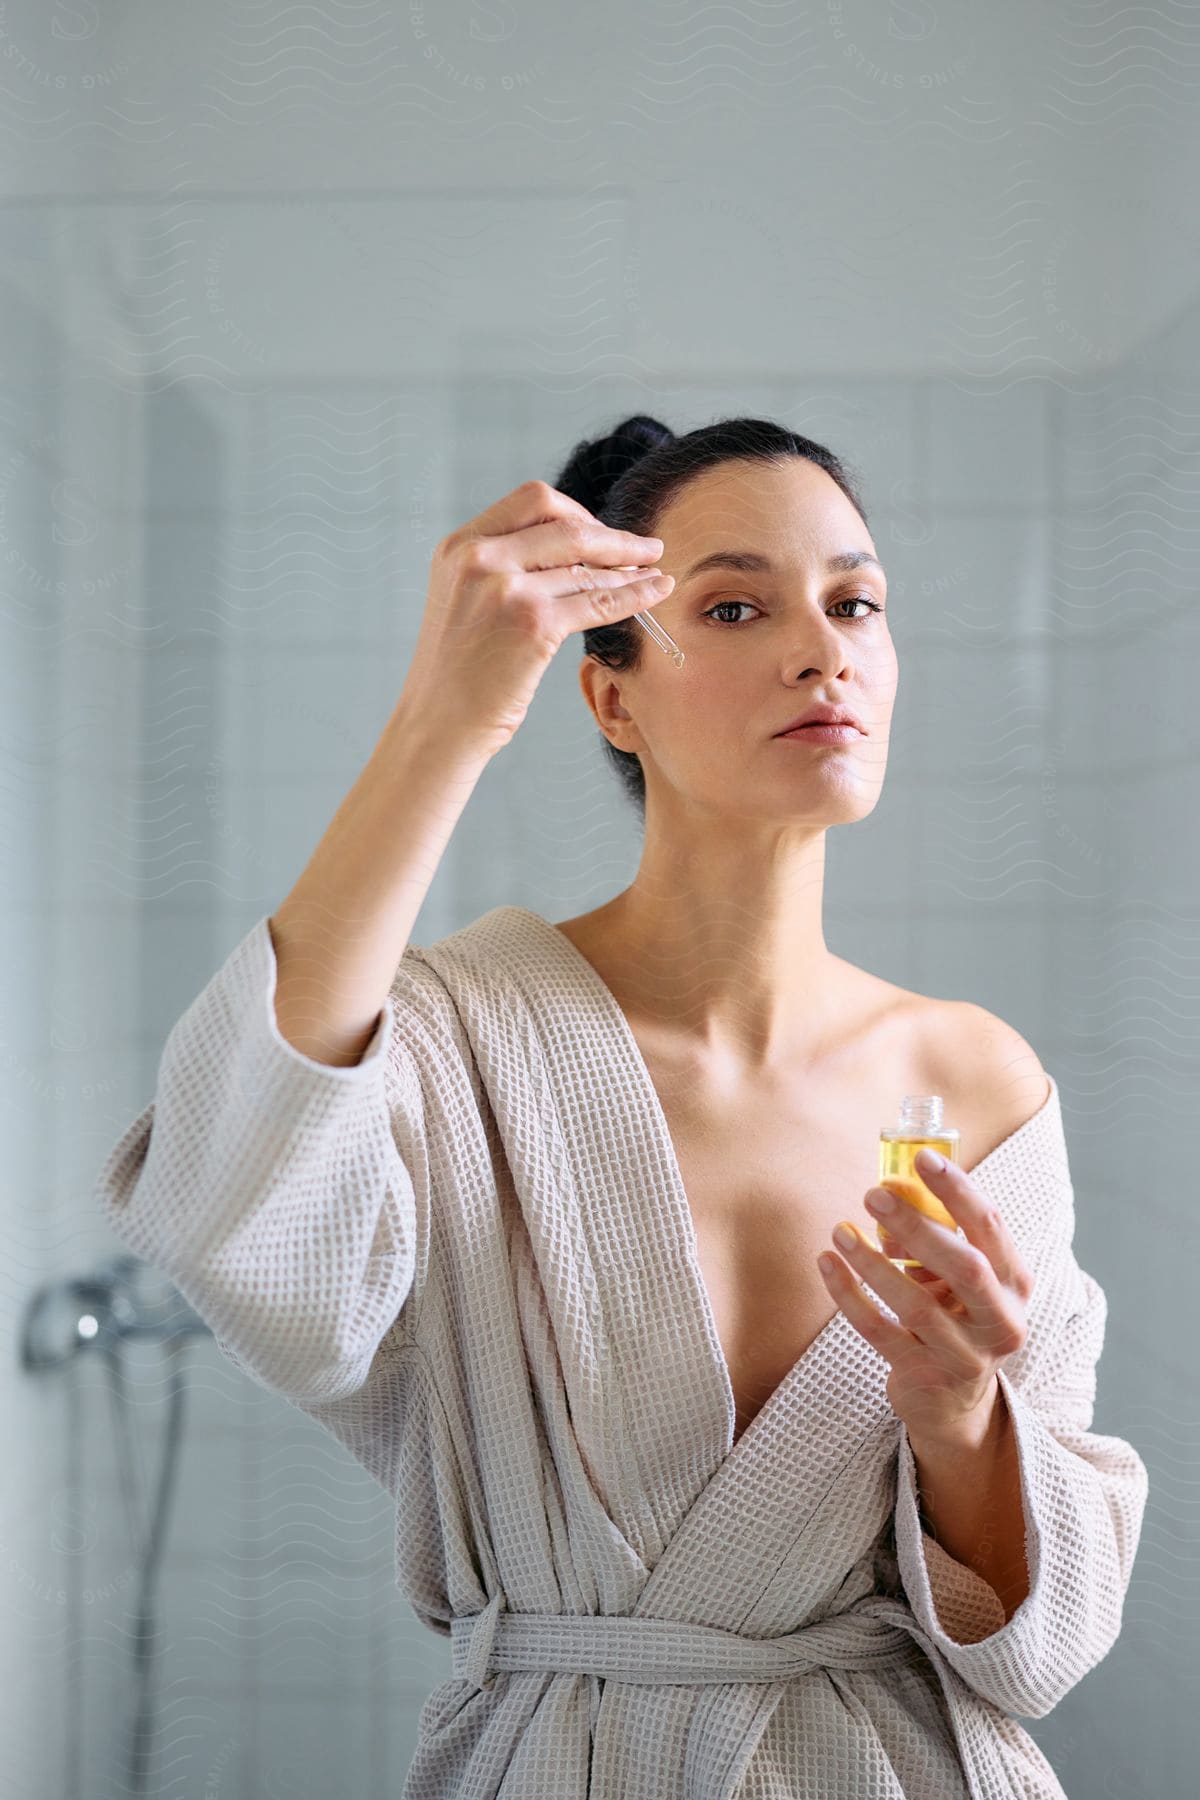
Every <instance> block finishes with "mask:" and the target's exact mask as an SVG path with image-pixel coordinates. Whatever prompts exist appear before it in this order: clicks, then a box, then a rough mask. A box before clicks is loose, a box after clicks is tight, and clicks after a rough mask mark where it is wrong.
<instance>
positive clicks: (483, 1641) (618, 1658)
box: [450, 1594, 921, 1688]
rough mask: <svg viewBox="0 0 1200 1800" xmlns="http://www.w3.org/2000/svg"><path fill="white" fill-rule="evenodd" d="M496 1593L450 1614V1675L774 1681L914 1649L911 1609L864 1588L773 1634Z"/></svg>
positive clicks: (480, 1683) (483, 1680)
mask: <svg viewBox="0 0 1200 1800" xmlns="http://www.w3.org/2000/svg"><path fill="white" fill-rule="evenodd" d="M501 1600H502V1596H501V1595H499V1594H497V1595H496V1596H495V1598H494V1599H493V1600H491V1602H490V1603H489V1604H488V1605H487V1606H486V1607H485V1608H484V1610H483V1611H482V1612H480V1613H471V1614H467V1615H462V1616H460V1617H458V1618H456V1619H451V1621H450V1638H451V1654H452V1658H453V1669H454V1677H455V1678H456V1679H458V1680H466V1681H471V1682H473V1683H474V1684H475V1686H476V1687H480V1688H482V1687H486V1686H488V1685H489V1683H488V1676H489V1675H490V1674H492V1673H494V1672H495V1671H497V1670H534V1671H539V1670H540V1671H544V1672H546V1673H548V1674H556V1675H603V1676H606V1677H608V1678H609V1679H610V1680H614V1681H639V1682H649V1683H658V1684H662V1683H676V1682H687V1683H693V1682H725V1681H781V1680H786V1679H788V1678H789V1677H790V1676H793V1675H806V1674H808V1673H809V1672H810V1671H811V1670H813V1669H820V1668H836V1669H872V1668H876V1667H878V1666H879V1665H880V1664H883V1663H889V1662H895V1661H897V1660H900V1659H901V1658H903V1657H906V1656H908V1655H916V1656H919V1655H920V1654H921V1652H920V1648H919V1646H918V1645H916V1644H915V1643H914V1641H913V1636H912V1624H913V1620H912V1614H911V1612H910V1610H909V1609H908V1607H906V1606H905V1605H904V1604H903V1603H902V1602H898V1601H896V1600H893V1599H889V1598H888V1597H887V1596H885V1595H868V1596H867V1597H866V1598H865V1599H864V1600H863V1601H862V1602H861V1603H860V1605H859V1606H857V1607H853V1608H851V1609H850V1610H849V1611H847V1612H842V1613H835V1614H834V1615H833V1616H832V1617H830V1618H826V1619H820V1620H817V1621H815V1622H814V1623H813V1624H811V1625H805V1626H803V1627H802V1628H801V1629H800V1630H799V1631H791V1632H788V1633H786V1634H785V1635H784V1636H783V1637H776V1638H751V1637H743V1636H742V1634H741V1633H740V1632H737V1631H724V1630H722V1629H721V1628H720V1627H718V1626H713V1625H694V1624H689V1623H687V1622H686V1621H684V1620H679V1619H653V1618H637V1617H630V1616H622V1615H612V1616H609V1615H605V1614H599V1613H583V1614H572V1613H510V1612H507V1611H505V1610H504V1609H503V1608H502V1606H501ZM905 1618H907V1619H908V1627H907V1629H906V1628H905V1625H904V1623H903V1621H904V1619H905ZM889 1620H894V1621H895V1622H894V1623H889Z"/></svg>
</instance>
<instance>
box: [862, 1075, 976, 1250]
mask: <svg viewBox="0 0 1200 1800" xmlns="http://www.w3.org/2000/svg"><path fill="white" fill-rule="evenodd" d="M927 1144H928V1145H929V1146H930V1148H931V1149H933V1150H940V1151H941V1153H942V1155H943V1156H944V1157H945V1158H946V1161H947V1162H953V1163H956V1162H957V1161H958V1130H957V1127H955V1126H953V1125H947V1124H945V1123H944V1121H943V1119H942V1096H941V1095H940V1094H905V1096H904V1098H903V1099H902V1100H901V1102H900V1117H899V1119H898V1120H897V1122H896V1123H895V1124H894V1125H885V1126H884V1127H883V1129H882V1131H881V1132H880V1133H879V1186H880V1187H885V1188H888V1189H890V1190H891V1192H892V1193H895V1194H900V1195H902V1196H903V1198H904V1199H905V1200H907V1201H908V1202H909V1203H910V1205H912V1206H915V1207H916V1209H917V1211H918V1212H923V1213H925V1214H927V1215H928V1217H929V1218H931V1219H933V1220H935V1221H936V1222H937V1223H938V1224H939V1225H945V1226H946V1228H947V1230H949V1231H953V1232H959V1231H960V1230H961V1227H960V1226H959V1224H958V1221H957V1219H955V1217H954V1216H953V1214H952V1213H949V1212H947V1210H946V1208H945V1207H944V1206H943V1205H942V1203H941V1201H940V1200H939V1199H938V1197H937V1195H936V1194H935V1193H934V1192H933V1191H932V1189H931V1188H929V1187H927V1186H926V1184H925V1183H924V1181H922V1179H921V1177H920V1175H919V1174H918V1172H917V1170H916V1167H915V1166H914V1162H915V1158H916V1154H917V1151H918V1150H921V1149H923V1148H924V1147H925V1145H927ZM964 1235H965V1234H964ZM875 1237H876V1239H877V1241H878V1244H879V1248H880V1249H881V1250H882V1251H883V1254H884V1255H885V1256H886V1257H889V1258H890V1260H891V1261H892V1262H894V1263H896V1264H898V1266H899V1267H900V1268H902V1269H919V1268H920V1267H921V1261H920V1258H919V1257H916V1256H910V1255H907V1254H904V1253H903V1252H902V1253H901V1254H899V1255H895V1256H893V1255H892V1250H893V1249H895V1250H897V1251H900V1250H901V1246H900V1245H899V1244H897V1243H895V1241H894V1240H892V1239H890V1238H889V1237H888V1234H887V1227H886V1226H885V1225H884V1223H883V1221H882V1220H881V1219H877V1220H876V1221H875ZM889 1245H890V1246H891V1248H889Z"/></svg>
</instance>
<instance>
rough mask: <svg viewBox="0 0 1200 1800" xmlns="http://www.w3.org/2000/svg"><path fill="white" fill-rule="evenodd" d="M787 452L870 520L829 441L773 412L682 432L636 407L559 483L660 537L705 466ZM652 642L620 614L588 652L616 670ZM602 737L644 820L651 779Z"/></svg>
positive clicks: (624, 526)
mask: <svg viewBox="0 0 1200 1800" xmlns="http://www.w3.org/2000/svg"><path fill="white" fill-rule="evenodd" d="M787 456H803V457H806V458H807V459H808V461H809V462H813V463H816V465H817V467H818V468H819V469H824V471H825V473H826V474H827V475H829V476H831V477H832V478H833V480H834V481H836V482H837V484H838V486H839V487H840V488H841V490H842V492H843V493H844V494H845V496H846V498H847V499H848V500H849V501H850V503H851V505H852V506H853V507H854V508H855V510H856V511H857V512H858V514H859V517H860V518H861V519H862V521H863V524H864V525H865V524H866V523H867V515H866V512H865V510H864V508H863V503H862V501H861V500H860V498H859V494H858V480H857V474H856V473H855V472H852V471H850V470H849V469H848V468H847V466H846V465H845V463H843V462H842V460H841V458H840V457H837V456H835V455H834V453H833V451H832V450H827V449H826V448H825V446H824V444H818V443H816V442H814V440H813V439H812V438H807V437H801V436H800V434H799V432H795V431H789V430H788V428H787V427H786V426H785V425H776V424H775V423H773V421H771V420H770V419H718V420H716V421H715V422H714V423H713V424H711V425H700V426H697V428H696V429H695V430H694V431H689V432H686V433H685V434H684V436H682V437H676V436H675V433H674V432H673V431H672V430H671V428H670V426H669V425H664V424H663V423H662V422H661V420H659V419H654V418H651V417H650V416H649V415H648V414H646V413H634V414H633V415H632V416H631V417H630V418H628V419H623V420H622V421H621V423H620V424H619V425H616V426H614V427H613V429H612V430H611V431H609V432H608V433H607V434H606V435H604V436H601V437H597V438H583V439H581V440H580V441H579V443H577V444H576V445H575V448H574V449H573V450H572V451H571V453H570V455H569V456H568V458H567V460H566V463H565V464H564V465H563V468H562V470H561V472H560V474H559V475H558V476H557V478H556V479H555V481H554V483H553V485H554V486H555V487H556V488H558V489H559V490H560V491H561V492H562V493H564V494H567V495H569V496H570V498H571V499H572V500H578V501H579V503H580V504H581V505H582V506H586V507H587V509H588V511H589V512H591V513H594V514H595V515H596V517H597V518H598V519H600V520H601V521H602V522H603V523H604V524H605V525H613V526H615V527H617V529H619V530H621V531H633V532H636V533H637V534H638V536H639V537H654V536H656V535H657V534H656V532H655V529H654V528H655V525H656V524H657V523H658V519H659V516H660V514H661V513H663V512H664V511H665V510H666V508H667V506H668V505H669V504H670V503H671V501H672V500H673V499H674V498H675V495H676V494H677V493H678V492H679V490H680V489H681V488H682V487H684V486H685V485H686V483H687V482H688V481H690V480H691V479H692V477H693V476H695V475H699V474H700V473H701V472H702V470H705V469H710V468H713V467H714V466H715V465H716V464H717V463H722V462H729V461H733V460H745V459H747V458H757V459H759V460H760V461H763V462H778V461H780V460H781V459H782V458H784V457H787ZM645 642H646V634H645V632H644V631H643V630H642V627H641V626H640V625H639V624H638V623H637V621H636V620H635V619H632V618H629V619H618V620H617V622H616V624H615V625H596V626H593V627H592V628H591V629H589V630H587V631H585V632H584V634H583V648H584V653H585V655H590V656H594V657H595V658H596V659H597V661H598V662H602V663H604V664H605V666H606V667H607V668H610V669H617V670H626V669H636V668H638V667H639V666H640V663H641V657H642V651H643V649H644V647H645ZM600 737H601V742H602V744H603V746H604V751H605V754H606V755H607V756H608V758H609V759H610V761H611V762H612V763H613V765H614V766H615V768H616V771H617V774H618V775H619V776H620V778H621V782H622V785H623V786H624V788H625V791H626V793H627V794H628V796H629V798H630V799H631V800H632V801H633V804H634V806H635V807H636V808H637V811H638V813H639V815H640V816H641V818H642V821H643V823H644V822H645V817H646V781H645V777H644V775H643V774H642V763H641V758H640V757H639V756H637V755H636V754H635V753H634V752H633V751H630V750H618V749H617V747H616V745H615V744H610V743H609V741H608V739H607V738H606V737H605V736H604V734H603V732H601V734H600Z"/></svg>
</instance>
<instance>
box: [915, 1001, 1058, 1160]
mask: <svg viewBox="0 0 1200 1800" xmlns="http://www.w3.org/2000/svg"><path fill="white" fill-rule="evenodd" d="M922 1025H923V1032H922V1036H923V1045H924V1050H925V1054H926V1055H927V1056H928V1058H929V1067H930V1068H931V1070H932V1071H933V1073H934V1076H935V1078H936V1080H937V1082H938V1083H939V1087H938V1091H939V1092H941V1093H943V1094H945V1095H946V1096H947V1107H946V1111H947V1116H948V1117H949V1116H951V1115H950V1107H951V1105H953V1106H954V1107H955V1109H956V1117H955V1118H954V1122H955V1123H958V1124H959V1127H960V1129H961V1130H962V1132H963V1142H962V1145H961V1147H960V1148H961V1154H962V1163H963V1167H964V1168H967V1169H970V1168H973V1167H974V1166H975V1164H976V1163H978V1162H981V1161H982V1159H983V1158H984V1157H985V1156H988V1155H990V1154H991V1152H992V1151H993V1150H994V1149H996V1148H997V1146H998V1145H1000V1144H1002V1143H1003V1142H1004V1140H1005V1138H1007V1137H1010V1136H1011V1135H1012V1133H1013V1132H1014V1131H1019V1130H1020V1128H1021V1126H1022V1125H1025V1124H1027V1123H1028V1121H1029V1120H1030V1119H1031V1118H1032V1117H1033V1116H1034V1114H1035V1113H1037V1112H1040V1111H1041V1109H1042V1107H1043V1106H1044V1105H1045V1103H1046V1101H1047V1100H1048V1099H1049V1098H1050V1078H1049V1076H1048V1075H1047V1073H1046V1071H1045V1069H1044V1068H1043V1067H1042V1064H1041V1060H1040V1058H1039V1057H1038V1054H1037V1052H1036V1050H1034V1048H1033V1047H1032V1045H1031V1044H1029V1043H1028V1042H1027V1040H1026V1039H1025V1038H1023V1037H1022V1036H1021V1033H1020V1032H1019V1031H1018V1030H1017V1029H1016V1027H1015V1026H1014V1025H1010V1024H1008V1023H1007V1021H1006V1020H1004V1019H1001V1018H999V1017H998V1016H997V1015H996V1014H995V1013H993V1012H989V1011H988V1009H987V1008H986V1006H979V1005H977V1004H976V1003H975V1002H974V1001H973V1000H935V999H928V998H927V999H926V1003H925V1009H924V1016H923V1020H922Z"/></svg>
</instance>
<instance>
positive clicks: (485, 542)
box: [398, 481, 675, 750]
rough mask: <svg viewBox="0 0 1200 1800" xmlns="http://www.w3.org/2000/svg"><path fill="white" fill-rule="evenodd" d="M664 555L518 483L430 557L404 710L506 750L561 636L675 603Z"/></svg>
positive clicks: (543, 490) (553, 492)
mask: <svg viewBox="0 0 1200 1800" xmlns="http://www.w3.org/2000/svg"><path fill="white" fill-rule="evenodd" d="M662 547H663V546H662V539H661V538H642V537H635V536H634V535H633V534H632V533H631V532H628V531H617V530H615V529H613V528H612V527H611V526H608V525H603V524H601V522H600V520H599V519H597V518H596V516H595V514H594V513H590V512H589V511H588V509H587V508H586V506H581V505H580V504H579V502H578V501H576V500H572V499H570V498H569V497H568V496H567V495H566V494H563V493H560V492H559V490H558V489H557V488H553V487H550V486H549V485H548V484H547V483H546V482H544V481H525V482H522V483H521V485H520V487H517V488H514V489H513V491H512V492H511V493H510V494H506V495H505V496H504V498H503V499H502V500H497V501H496V503H495V505H494V506H489V507H488V508H487V509H486V511H484V512H481V513H478V514H476V516H475V518H473V519H469V520H468V521H467V523H466V524H465V525H462V526H460V527H459V529H458V530H457V531H452V532H450V534H449V535H448V536H447V537H444V538H443V539H442V540H441V542H440V543H439V544H438V545H437V547H436V548H435V550H434V553H433V561H432V565H431V576H430V584H429V594H428V598H427V601H426V606H425V614H424V617H423V619H422V621H421V629H420V632H419V633H418V636H417V643H416V648H415V650H414V653H413V658H412V662H411V663H410V665H409V670H408V674H407V676H406V678H405V682H404V688H403V691H402V693H401V696H400V703H399V708H398V710H400V708H402V709H403V711H404V712H405V713H406V715H407V716H408V718H409V719H411V720H413V721H414V722H416V723H418V724H419V725H420V726H421V728H422V729H425V728H429V729H432V730H436V731H438V732H442V731H450V732H453V733H457V734H458V735H460V736H462V737H465V738H467V739H469V740H471V741H472V742H477V743H478V744H479V745H480V746H481V747H485V748H488V749H495V750H499V749H502V748H503V746H504V745H505V744H507V743H508V742H509V741H510V739H511V738H512V736H513V734H514V732H515V731H516V730H517V728H518V726H519V725H520V724H521V723H522V721H523V719H524V718H525V714H526V713H527V712H528V710H529V703H530V701H531V700H532V699H533V696H534V692H535V690H536V688H537V685H538V682H539V681H540V680H541V678H542V676H543V675H544V674H545V672H546V669H547V667H548V666H549V664H550V661H551V658H552V657H553V655H554V652H555V651H556V650H557V649H558V647H559V645H560V644H561V643H562V642H563V639H564V638H566V637H568V636H569V635H570V634H571V632H573V631H583V630H587V629H588V628H590V627H591V626H596V625H612V624H614V623H615V622H616V621H617V620H618V619H625V618H629V617H630V616H631V615H632V614H634V613H639V612H643V611H645V610H647V609H648V608H649V607H651V606H653V605H655V604H656V603H657V602H658V601H659V600H664V599H665V598H666V596H667V595H668V594H669V593H670V591H671V588H672V587H673V586H674V580H675V578H674V576H672V575H663V574H662V572H661V570H658V569H657V564H656V559H657V558H658V557H659V556H661V554H662ZM575 564H583V565H586V566H584V567H581V568H576V567H574V566H573V565H575Z"/></svg>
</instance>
